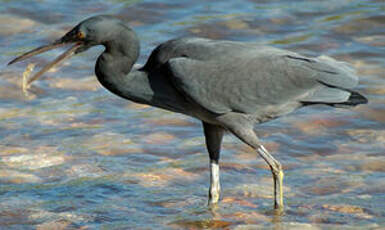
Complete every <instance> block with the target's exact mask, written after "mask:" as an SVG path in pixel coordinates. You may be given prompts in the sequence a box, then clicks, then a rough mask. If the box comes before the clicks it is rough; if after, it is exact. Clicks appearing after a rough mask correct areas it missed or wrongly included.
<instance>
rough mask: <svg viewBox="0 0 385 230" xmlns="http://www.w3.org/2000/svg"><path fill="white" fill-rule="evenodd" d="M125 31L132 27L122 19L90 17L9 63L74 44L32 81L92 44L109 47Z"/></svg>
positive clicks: (106, 16) (104, 16)
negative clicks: (51, 40) (110, 42)
mask: <svg viewBox="0 0 385 230" xmlns="http://www.w3.org/2000/svg"><path fill="white" fill-rule="evenodd" d="M125 31H130V29H129V28H128V27H127V26H125V25H124V23H123V22H122V21H120V20H119V19H117V18H115V17H113V16H109V15H99V16H94V17H90V18H88V19H86V20H84V21H82V22H80V23H79V24H78V25H76V26H75V27H74V28H73V29H72V30H70V31H69V32H68V33H66V34H65V35H64V36H63V37H62V38H60V39H58V40H56V41H54V42H53V43H51V44H48V45H44V46H40V47H38V48H36V49H33V50H31V51H28V52H26V53H24V54H22V55H20V56H18V57H16V58H15V59H13V60H12V61H10V62H9V63H8V65H11V64H13V63H16V62H20V61H22V60H25V59H27V58H30V57H32V56H35V55H37V54H40V53H44V52H47V51H49V50H52V49H55V48H58V47H61V46H65V45H70V44H73V46H72V47H71V48H69V49H68V50H67V51H66V52H64V53H63V54H61V55H60V56H59V57H57V58H56V59H55V60H54V61H52V62H51V63H49V64H47V65H46V66H45V67H43V69H42V70H41V71H40V72H39V73H37V74H36V75H35V76H33V77H32V78H31V79H30V81H29V83H30V82H32V81H33V80H36V79H37V78H38V77H40V76H41V75H42V74H43V73H44V72H47V71H48V70H49V69H50V68H52V67H53V66H54V65H56V64H57V63H59V62H60V61H62V60H64V59H66V58H69V57H71V56H73V55H74V54H78V53H81V52H83V51H86V50H87V49H89V48H90V47H92V46H96V45H104V46H106V48H107V49H108V48H109V47H108V42H109V41H111V40H113V39H115V38H116V37H118V36H122V35H123V34H124V32H125Z"/></svg>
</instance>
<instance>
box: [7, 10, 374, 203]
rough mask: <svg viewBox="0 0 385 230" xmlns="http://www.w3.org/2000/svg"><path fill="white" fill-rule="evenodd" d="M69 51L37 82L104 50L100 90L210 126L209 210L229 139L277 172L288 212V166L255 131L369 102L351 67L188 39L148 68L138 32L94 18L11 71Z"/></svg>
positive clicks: (159, 52) (170, 46)
mask: <svg viewBox="0 0 385 230" xmlns="http://www.w3.org/2000/svg"><path fill="white" fill-rule="evenodd" d="M70 43H72V44H74V46H72V47H71V48H70V49H69V50H68V51H66V52H65V53H63V54H62V55H60V56H59V57H58V58H57V59H55V60H54V61H53V62H51V63H50V64H48V65H47V66H45V67H44V68H43V69H42V70H41V71H40V72H38V73H37V74H36V75H35V76H34V77H32V78H31V80H30V82H31V81H33V80H35V79H37V78H38V77H39V76H41V75H42V74H43V73H44V72H45V71H47V70H48V69H49V68H51V67H52V66H53V65H54V64H56V63H57V62H59V61H61V60H62V59H64V58H66V57H69V56H71V55H73V54H76V53H80V52H83V51H85V50H87V49H88V48H90V47H92V46H96V45H103V46H104V47H105V50H104V52H103V53H102V54H101V55H100V56H99V58H98V59H97V62H96V66H95V73H96V76H97V78H98V80H99V81H100V83H101V84H102V85H103V86H104V87H105V88H107V89H108V90H109V91H111V92H112V93H114V94H116V95H118V96H120V97H123V98H125V99H128V100H131V101H134V102H137V103H143V104H148V105H152V106H155V107H158V108H162V109H165V110H169V111H173V112H177V113H182V114H185V115H188V116H192V117H195V118H197V119H199V120H201V121H202V124H203V130H204V135H205V138H206V146H207V150H208V153H209V157H210V188H209V204H216V203H217V202H218V200H219V196H220V183H219V166H218V162H219V156H220V150H221V142H222V138H223V135H224V133H225V131H229V132H230V133H232V134H234V135H235V136H236V137H238V138H239V139H240V140H242V141H243V142H244V143H246V144H247V145H249V146H251V147H252V148H253V149H254V150H255V151H256V152H257V153H258V154H259V155H260V156H261V157H262V158H263V159H264V160H265V161H266V163H267V164H268V165H269V167H270V169H271V172H272V175H273V181H274V208H275V209H278V210H282V209H283V206H284V204H283V191H282V189H283V187H282V186H283V185H282V184H283V175H284V174H283V171H282V166H281V164H280V163H279V162H278V161H277V160H276V159H274V157H273V156H272V155H271V154H270V153H269V152H268V151H267V150H266V149H265V148H264V146H263V145H262V143H261V141H260V140H259V139H258V137H257V135H256V134H255V132H254V129H253V128H254V125H255V124H256V123H262V122H266V121H269V120H272V119H274V118H277V117H280V116H282V115H285V114H287V113H290V112H292V111H294V110H296V109H298V108H301V107H303V106H308V105H313V104H325V105H329V106H334V107H338V106H355V105H358V104H364V103H367V99H366V98H365V97H363V96H362V95H360V94H359V93H357V92H354V91H352V90H351V89H352V88H354V87H355V86H356V85H357V84H358V77H357V76H356V75H355V73H354V70H353V69H352V68H351V67H350V66H348V65H347V64H346V63H343V62H339V61H336V60H334V59H333V58H330V57H326V56H321V57H316V58H309V57H305V56H302V55H300V54H297V53H294V52H291V51H287V50H282V49H277V48H273V47H269V46H261V45H258V44H255V43H245V42H235V41H223V40H210V39H205V38H180V39H174V40H169V41H167V42H165V43H162V44H160V45H159V46H158V47H156V48H155V50H154V51H153V52H152V53H151V55H150V57H149V58H148V61H147V63H146V64H145V65H144V66H143V67H141V68H138V69H135V68H133V66H134V63H135V62H136V61H137V59H138V56H139V40H138V38H137V36H136V34H135V32H134V31H133V30H132V29H131V28H130V27H128V26H127V25H126V24H125V23H123V22H122V21H120V20H119V19H117V18H115V17H113V16H106V15H102V16H94V17H91V18H88V19H86V20H84V21H82V22H81V23H79V24H78V25H77V26H76V27H74V28H73V29H72V30H71V31H69V32H68V33H67V34H65V35H64V36H63V37H62V38H61V39H59V40H57V41H56V42H54V43H52V44H50V45H46V46H42V47H39V48H36V49H34V50H31V51H29V52H27V53H25V54H23V55H21V56H19V57H17V58H15V59H14V60H12V61H11V62H10V63H9V64H12V63H15V62H18V61H21V60H24V59H26V58H29V57H31V56H33V55H36V54H39V53H42V52H45V51H48V50H50V49H53V48H57V47H59V46H63V45H66V44H70Z"/></svg>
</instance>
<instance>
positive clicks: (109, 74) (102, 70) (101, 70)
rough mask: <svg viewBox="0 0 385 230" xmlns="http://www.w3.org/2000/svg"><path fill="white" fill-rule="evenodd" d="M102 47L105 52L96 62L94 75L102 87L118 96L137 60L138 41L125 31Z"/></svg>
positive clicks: (133, 33)
mask: <svg viewBox="0 0 385 230" xmlns="http://www.w3.org/2000/svg"><path fill="white" fill-rule="evenodd" d="M103 45H104V47H105V51H104V52H103V53H102V54H101V55H100V56H99V58H98V60H97V63H96V66H95V73H96V76H97V77H98V80H99V81H100V83H101V84H102V85H103V86H104V87H106V88H107V89H108V90H110V91H111V92H113V93H115V94H119V93H120V90H121V87H122V84H125V83H127V84H128V82H129V79H128V78H129V73H130V71H131V69H132V67H133V65H134V64H135V62H136V60H137V59H138V56H139V50H140V48H139V40H138V38H137V36H136V34H135V32H134V31H132V30H126V31H124V33H120V34H119V37H117V38H116V39H111V40H109V41H106V42H104V43H103Z"/></svg>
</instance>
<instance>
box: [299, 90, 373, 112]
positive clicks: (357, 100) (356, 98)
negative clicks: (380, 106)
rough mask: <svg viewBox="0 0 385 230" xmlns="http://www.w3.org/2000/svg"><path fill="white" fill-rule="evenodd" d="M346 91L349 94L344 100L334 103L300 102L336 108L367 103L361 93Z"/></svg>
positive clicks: (305, 104)
mask: <svg viewBox="0 0 385 230" xmlns="http://www.w3.org/2000/svg"><path fill="white" fill-rule="evenodd" d="M348 92H349V93H350V96H349V98H348V99H347V100H346V101H344V102H338V103H335V102H322V101H317V102H312V101H303V102H302V104H303V105H304V106H307V105H315V104H323V105H329V106H333V107H336V108H346V107H354V106H356V105H360V104H367V103H368V99H367V98H366V97H364V96H362V95H361V94H359V93H357V92H355V91H350V90H349V91H348Z"/></svg>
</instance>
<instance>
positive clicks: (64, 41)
mask: <svg viewBox="0 0 385 230" xmlns="http://www.w3.org/2000/svg"><path fill="white" fill-rule="evenodd" d="M84 37H85V36H84V33H82V32H80V31H79V30H78V29H77V28H76V27H75V28H74V29H73V30H71V31H70V32H68V33H67V34H66V35H64V36H63V37H62V38H61V39H59V40H57V41H55V42H53V43H52V44H49V45H44V46H40V47H38V48H36V49H33V50H31V51H28V52H26V53H24V54H22V55H20V56H18V57H16V58H15V59H13V60H12V61H10V62H9V63H8V65H11V64H13V63H16V62H20V61H23V60H25V59H28V58H30V57H32V56H35V55H38V54H41V53H44V52H47V51H49V50H52V49H56V48H59V47H62V46H66V45H69V44H74V45H73V46H72V47H71V48H69V49H68V50H67V51H65V52H64V53H63V54H61V55H60V56H58V57H57V58H56V59H55V60H53V61H52V62H50V63H48V64H47V65H46V66H44V67H43V68H42V69H41V70H40V71H39V72H37V73H36V74H35V75H34V76H32V77H31V78H29V79H28V81H27V85H28V84H31V83H32V82H33V81H35V80H37V79H38V78H39V77H40V76H42V75H43V74H44V73H45V72H47V71H48V70H50V69H51V68H52V67H53V66H55V65H56V64H58V63H59V62H62V61H63V60H65V59H67V58H70V57H71V56H73V55H74V54H76V53H79V52H82V51H84V50H86V49H87V48H88V47H87V46H86V45H85V42H84Z"/></svg>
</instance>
